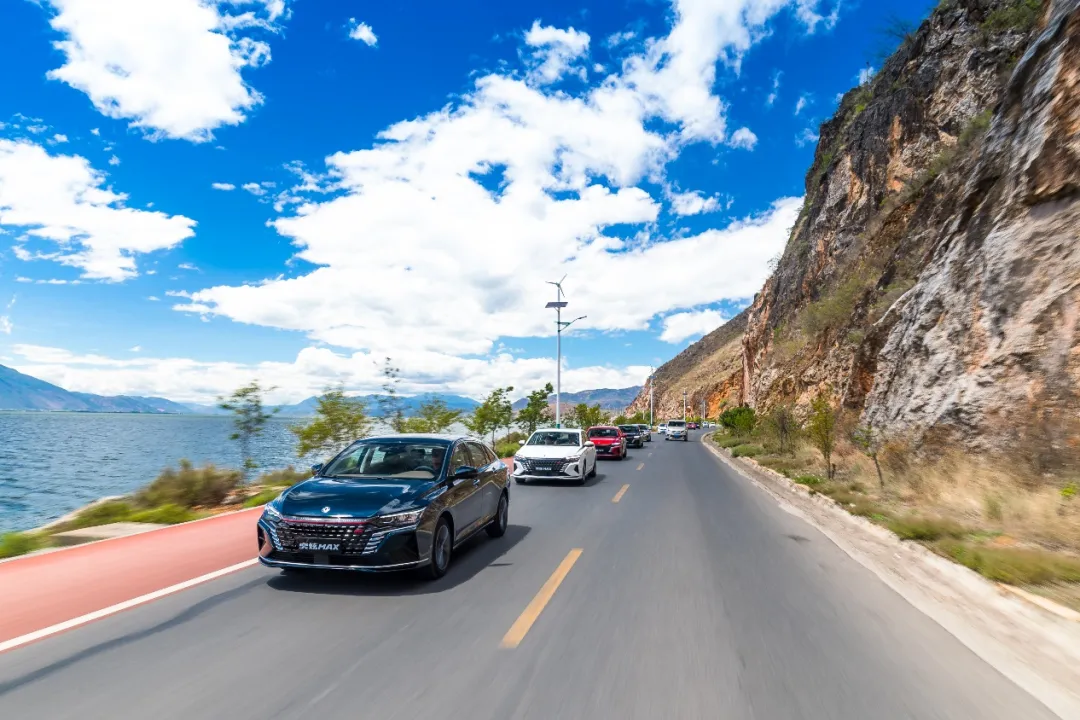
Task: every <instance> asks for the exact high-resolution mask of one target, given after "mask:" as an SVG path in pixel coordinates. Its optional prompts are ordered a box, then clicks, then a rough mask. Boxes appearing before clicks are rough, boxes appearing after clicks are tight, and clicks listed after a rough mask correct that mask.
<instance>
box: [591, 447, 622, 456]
mask: <svg viewBox="0 0 1080 720" xmlns="http://www.w3.org/2000/svg"><path fill="white" fill-rule="evenodd" d="M616 455H622V447H620V446H619V445H606V446H600V445H597V446H596V457H614V456H616Z"/></svg>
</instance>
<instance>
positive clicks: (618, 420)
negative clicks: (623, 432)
mask: <svg viewBox="0 0 1080 720" xmlns="http://www.w3.org/2000/svg"><path fill="white" fill-rule="evenodd" d="M629 422H630V419H629V418H627V417H626V416H625V415H616V416H615V419H614V420H612V421H611V424H612V425H626V424H627V423H629Z"/></svg>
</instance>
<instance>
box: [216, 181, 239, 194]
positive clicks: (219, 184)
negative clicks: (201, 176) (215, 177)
mask: <svg viewBox="0 0 1080 720" xmlns="http://www.w3.org/2000/svg"><path fill="white" fill-rule="evenodd" d="M210 187H212V188H214V189H215V190H223V191H225V192H228V191H230V190H235V189H236V186H235V185H233V184H232V183H222V182H216V183H210Z"/></svg>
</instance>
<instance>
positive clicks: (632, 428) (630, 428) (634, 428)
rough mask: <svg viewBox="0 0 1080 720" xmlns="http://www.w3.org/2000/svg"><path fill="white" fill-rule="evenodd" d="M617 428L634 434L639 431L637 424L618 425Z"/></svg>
mask: <svg viewBox="0 0 1080 720" xmlns="http://www.w3.org/2000/svg"><path fill="white" fill-rule="evenodd" d="M619 429H620V430H622V431H623V432H624V433H633V434H634V435H637V434H638V432H640V431H639V430H638V426H637V425H620V426H619Z"/></svg>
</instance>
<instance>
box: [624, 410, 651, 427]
mask: <svg viewBox="0 0 1080 720" xmlns="http://www.w3.org/2000/svg"><path fill="white" fill-rule="evenodd" d="M628 422H629V423H630V424H631V425H647V424H648V423H649V416H648V414H647V413H643V412H641V411H640V410H638V411H637V412H636V413H634V414H633V415H631V416H630V418H629V420H628Z"/></svg>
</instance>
